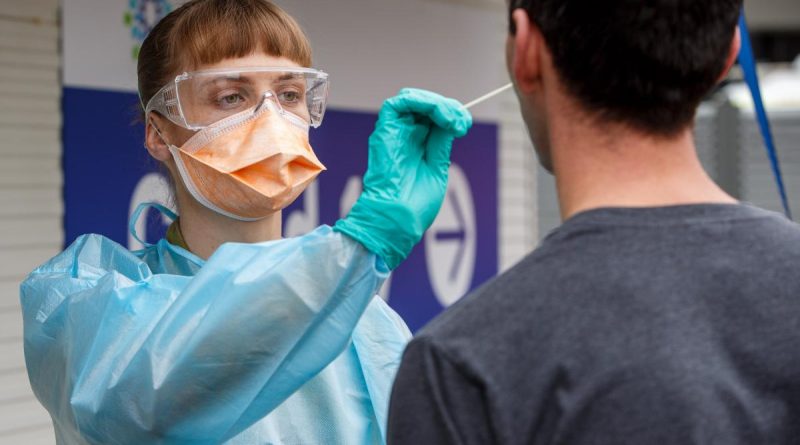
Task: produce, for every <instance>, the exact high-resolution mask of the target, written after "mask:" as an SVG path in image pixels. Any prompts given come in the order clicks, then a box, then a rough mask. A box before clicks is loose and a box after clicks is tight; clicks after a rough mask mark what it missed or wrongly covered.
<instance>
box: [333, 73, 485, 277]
mask: <svg viewBox="0 0 800 445" xmlns="http://www.w3.org/2000/svg"><path fill="white" fill-rule="evenodd" d="M470 127H472V116H471V115H470V114H469V112H468V111H467V110H466V108H464V106H463V105H461V103H459V102H458V101H455V100H453V99H447V98H444V97H442V96H439V95H438V94H435V93H431V92H429V91H423V90H417V89H408V88H407V89H403V90H401V91H400V93H399V94H398V95H397V96H395V97H393V98H391V99H388V100H387V101H386V102H385V103H384V104H383V108H381V111H380V114H379V116H378V123H377V125H376V127H375V131H374V132H373V133H372V136H370V138H369V165H368V167H367V172H366V174H365V175H364V191H363V192H362V193H361V196H360V197H359V198H358V200H357V201H356V203H355V204H354V205H353V208H352V209H351V210H350V213H349V214H348V215H347V216H346V217H345V218H344V219H340V220H339V221H337V222H336V225H335V226H334V230H336V231H339V232H342V233H344V234H346V235H348V236H350V237H351V238H354V239H355V240H356V241H358V242H359V243H361V244H362V245H363V246H364V247H366V248H367V250H369V251H371V252H373V253H375V254H376V255H378V256H379V257H381V258H382V259H383V260H384V261H385V262H386V265H387V266H389V268H390V269H394V268H396V267H397V266H398V265H399V264H400V263H401V262H403V260H405V259H406V257H407V256H408V254H409V253H411V249H412V248H413V247H414V245H416V244H417V243H418V242H419V240H420V239H421V238H422V235H423V233H424V232H425V230H427V229H428V227H430V225H431V224H433V220H434V219H435V218H436V215H437V214H438V213H439V209H440V208H441V206H442V202H443V201H444V196H445V192H446V190H447V171H448V168H449V167H450V149H451V148H452V146H453V140H454V139H455V138H457V137H461V136H464V135H465V134H467V131H468V130H469V129H470Z"/></svg>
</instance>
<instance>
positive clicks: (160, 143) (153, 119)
mask: <svg viewBox="0 0 800 445" xmlns="http://www.w3.org/2000/svg"><path fill="white" fill-rule="evenodd" d="M160 118H161V116H158V115H156V114H151V115H150V116H148V117H147V121H146V124H145V128H144V140H145V144H144V146H145V148H147V151H148V153H150V156H152V157H154V158H155V159H156V160H159V161H161V162H167V161H168V160H169V159H170V158H171V157H172V155H171V154H170V152H169V146H168V145H167V142H166V141H165V140H164V138H163V136H162V134H163V132H160V131H159V130H160V127H159V126H158V125H160V124H161V123H162V120H161V119H160Z"/></svg>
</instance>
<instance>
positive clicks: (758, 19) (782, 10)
mask: <svg viewBox="0 0 800 445" xmlns="http://www.w3.org/2000/svg"><path fill="white" fill-rule="evenodd" d="M744 6H745V14H747V21H748V22H749V25H750V27H751V28H753V29H754V30H760V29H777V30H795V31H800V1H798V0H745V2H744Z"/></svg>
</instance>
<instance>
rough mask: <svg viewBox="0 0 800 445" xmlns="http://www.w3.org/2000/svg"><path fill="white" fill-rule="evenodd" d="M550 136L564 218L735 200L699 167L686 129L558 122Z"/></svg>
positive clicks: (690, 135) (689, 134) (688, 131)
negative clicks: (658, 132)
mask: <svg viewBox="0 0 800 445" xmlns="http://www.w3.org/2000/svg"><path fill="white" fill-rule="evenodd" d="M550 134H551V135H552V150H551V153H552V158H553V170H554V172H555V176H556V184H557V188H558V198H559V204H560V208H561V217H562V219H563V220H566V219H568V218H570V217H571V216H573V215H575V214H576V213H579V212H582V211H584V210H590V209H594V208H600V207H661V206H670V205H681V204H701V203H735V202H737V201H736V199H734V198H733V197H731V196H730V195H728V194H727V193H725V192H724V191H723V190H722V189H721V188H720V187H719V186H717V184H715V183H714V181H713V180H712V179H711V178H710V177H709V176H708V174H707V173H706V172H705V170H703V167H702V165H701V164H700V160H699V159H698V157H697V152H696V149H695V145H694V141H693V138H692V132H691V129H688V128H687V129H686V130H685V131H684V132H682V133H681V134H679V135H677V136H675V137H672V138H656V137H648V136H645V135H642V134H641V133H639V132H636V131H633V130H631V129H629V128H624V127H622V126H613V125H605V126H603V125H596V123H595V122H591V121H583V122H578V123H576V122H574V121H573V122H567V121H566V120H562V121H560V122H559V121H556V122H554V123H553V127H551V128H550Z"/></svg>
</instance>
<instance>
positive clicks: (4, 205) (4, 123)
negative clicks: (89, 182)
mask: <svg viewBox="0 0 800 445" xmlns="http://www.w3.org/2000/svg"><path fill="white" fill-rule="evenodd" d="M57 8H58V2H57V0H26V1H24V2H22V1H0V443H4V444H51V443H54V441H55V439H54V437H53V432H52V427H51V425H50V418H49V416H48V415H47V413H46V412H45V411H44V409H43V408H42V407H41V406H40V405H39V404H38V402H37V401H36V400H35V398H34V397H33V394H32V393H31V390H30V386H29V384H28V378H27V375H26V373H25V362H24V359H23V354H22V318H21V316H20V307H19V291H18V289H19V283H20V281H22V279H23V278H24V276H25V275H26V274H27V273H29V272H30V271H31V270H32V269H33V268H34V267H35V266H36V265H38V264H40V263H42V262H43V261H45V260H46V259H47V258H49V257H51V256H52V255H54V254H55V253H57V252H58V251H59V249H60V248H61V244H62V243H63V233H62V228H61V214H62V208H63V206H62V203H61V183H62V175H61V168H60V156H61V141H60V129H61V117H60V112H59V108H60V103H59V101H60V95H61V90H60V85H59V66H60V58H59V54H58V25H57V22H56V18H57Z"/></svg>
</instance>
